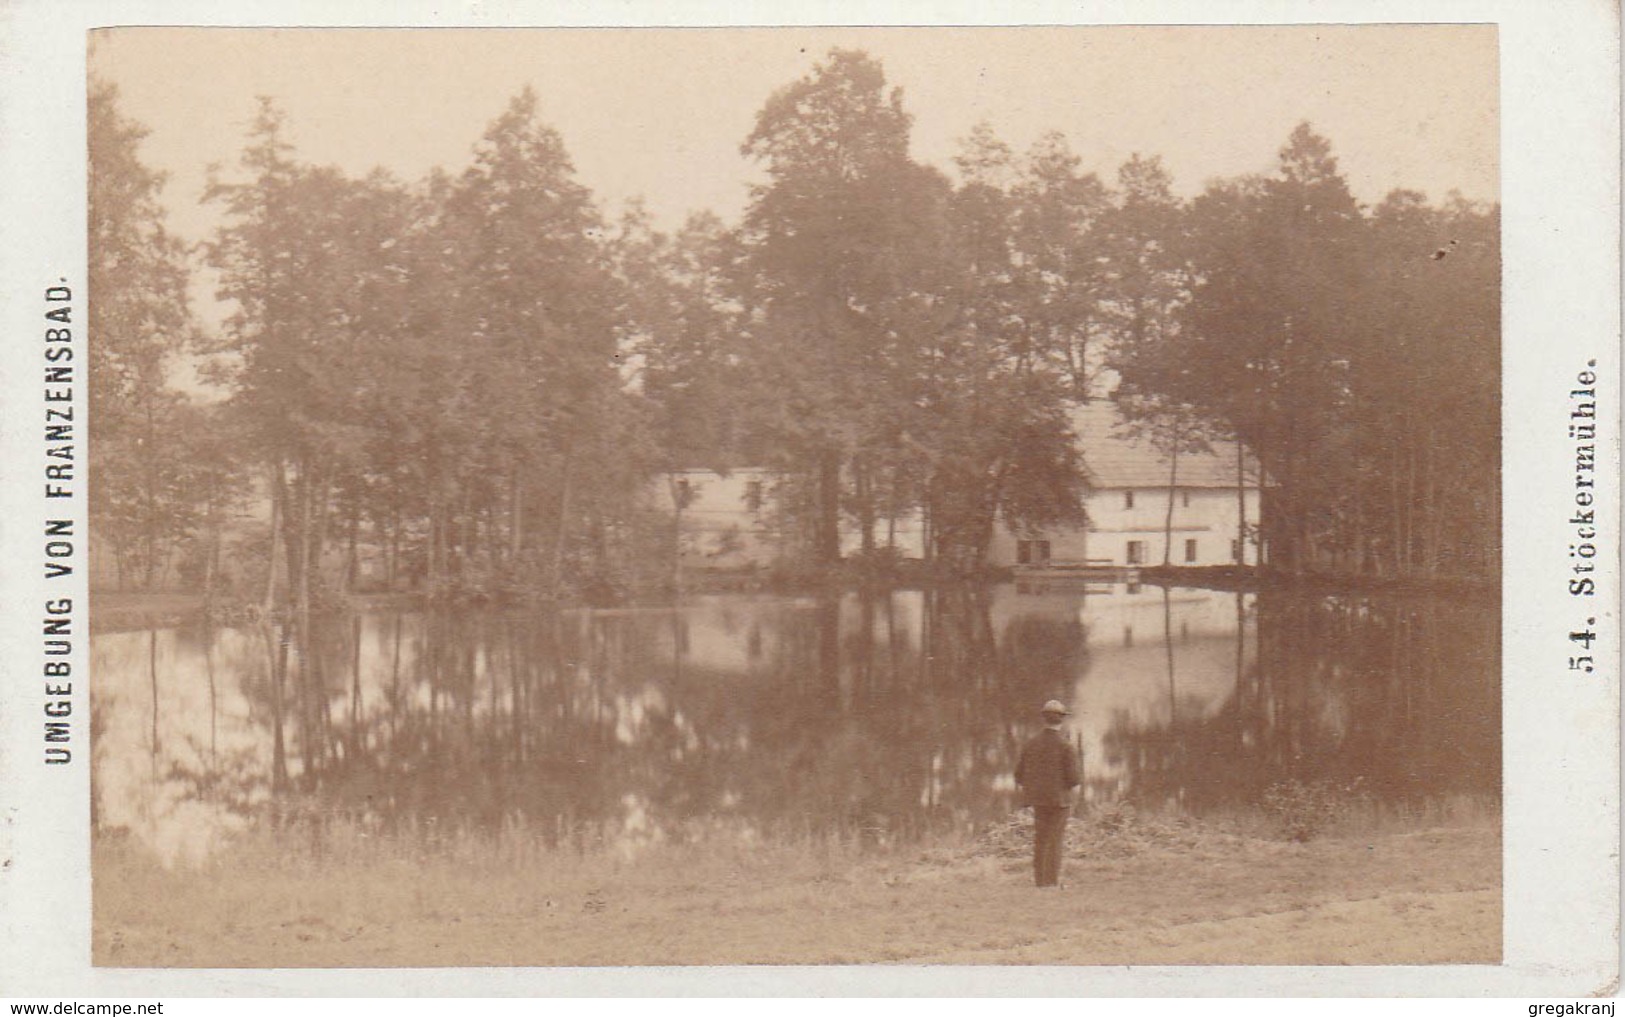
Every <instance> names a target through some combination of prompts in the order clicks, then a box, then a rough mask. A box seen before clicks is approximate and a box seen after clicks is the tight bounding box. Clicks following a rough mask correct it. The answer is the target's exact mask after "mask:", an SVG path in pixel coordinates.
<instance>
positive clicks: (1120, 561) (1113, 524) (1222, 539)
mask: <svg viewBox="0 0 1625 1017" xmlns="http://www.w3.org/2000/svg"><path fill="white" fill-rule="evenodd" d="M1130 495H1132V504H1130V501H1131V499H1130ZM1168 497H1169V492H1168V489H1167V488H1165V487H1164V488H1100V489H1096V490H1094V491H1092V492H1090V494H1089V496H1088V498H1087V500H1086V502H1085V504H1086V506H1087V508H1088V512H1089V525H1088V527H1087V528H1084V527H1057V528H1051V529H1047V530H1040V531H1034V532H1031V533H1025V532H1024V533H1021V534H1017V533H1015V532H1013V531H1012V530H1011V529H1010V528H1009V527H1008V526H1005V525H1003V524H1002V523H1001V524H1000V525H998V526H995V527H994V535H993V542H992V545H991V546H990V547H989V549H988V561H989V563H991V564H993V565H1000V566H1012V565H1028V564H1031V565H1040V564H1044V562H1042V561H1038V560H1034V559H1037V558H1039V557H1041V554H1040V553H1038V551H1039V549H1037V548H1031V549H1030V550H1029V556H1028V557H1029V560H1028V561H1022V560H1021V558H1022V555H1021V545H1020V542H1021V541H1022V540H1042V541H1048V543H1049V558H1048V564H1049V565H1051V566H1081V565H1132V564H1139V565H1161V564H1162V561H1163V544H1164V542H1165V541H1166V539H1167V536H1168V534H1167V533H1166V532H1165V531H1166V523H1167V512H1168ZM1173 499H1174V517H1173V532H1172V538H1173V547H1172V548H1171V554H1170V555H1169V562H1170V564H1173V565H1230V564H1233V563H1234V561H1235V558H1234V551H1233V541H1234V540H1235V539H1236V523H1237V519H1236V491H1235V489H1234V488H1178V489H1176V490H1175V491H1174V493H1173ZM1246 505H1247V523H1248V526H1249V527H1256V526H1257V524H1258V490H1257V489H1256V488H1249V489H1248V490H1247V492H1246ZM1192 540H1193V541H1195V542H1196V545H1195V556H1194V558H1192V557H1189V556H1187V553H1186V550H1187V549H1186V542H1187V541H1192ZM1130 542H1138V543H1139V544H1140V548H1141V555H1142V558H1141V560H1140V561H1138V562H1134V561H1131V560H1130V558H1131V554H1130V546H1129V545H1130ZM1245 552H1246V555H1245V561H1246V564H1249V565H1256V564H1257V563H1258V548H1257V546H1256V544H1255V543H1253V542H1252V541H1248V543H1247V547H1246V548H1245Z"/></svg>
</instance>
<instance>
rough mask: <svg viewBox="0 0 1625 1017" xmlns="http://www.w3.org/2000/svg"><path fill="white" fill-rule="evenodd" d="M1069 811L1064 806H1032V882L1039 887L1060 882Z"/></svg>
mask: <svg viewBox="0 0 1625 1017" xmlns="http://www.w3.org/2000/svg"><path fill="white" fill-rule="evenodd" d="M1071 811H1072V810H1071V809H1070V808H1068V807H1067V806H1065V805H1034V806H1033V881H1034V882H1036V883H1037V884H1038V885H1039V886H1056V885H1059V883H1060V882H1061V845H1062V842H1063V840H1064V838H1065V836H1066V816H1067V813H1068V812H1071Z"/></svg>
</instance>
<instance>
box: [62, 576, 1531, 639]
mask: <svg viewBox="0 0 1625 1017" xmlns="http://www.w3.org/2000/svg"><path fill="white" fill-rule="evenodd" d="M1126 575H1127V572H1126V571H1125V572H1117V573H1112V572H1096V573H1087V572H1082V571H1068V570H1064V569H1053V570H1041V569H1034V570H1029V571H1011V570H1000V571H992V572H988V573H986V574H984V575H980V576H974V577H968V578H964V579H959V580H948V579H945V578H942V577H932V576H926V575H914V576H909V575H899V576H893V577H884V576H882V577H876V576H872V575H859V574H853V575H841V576H827V577H823V578H821V579H816V580H807V581H774V580H773V579H772V578H771V577H770V576H767V575H764V574H762V573H758V572H752V571H739V572H715V573H708V574H700V575H698V576H696V577H695V582H694V583H693V585H692V586H689V587H686V588H685V589H684V590H683V594H684V595H708V594H721V593H741V594H752V593H760V594H768V595H784V596H788V595H795V594H807V593H816V592H850V591H854V590H861V589H869V590H875V591H885V592H892V591H897V590H919V589H927V588H945V587H951V586H966V585H970V586H982V587H985V586H990V585H994V584H997V583H1002V582H1011V581H1034V580H1036V581H1040V582H1053V583H1057V584H1065V583H1069V582H1090V581H1095V582H1099V581H1102V580H1110V581H1113V582H1121V581H1123V580H1124V577H1125V576H1126ZM1135 575H1136V576H1137V579H1138V581H1139V582H1142V583H1146V584H1149V585H1153V586H1165V587H1173V586H1188V587H1198V588H1202V589H1210V590H1225V591H1242V592H1249V593H1253V592H1262V591H1267V590H1288V591H1301V592H1305V593H1345V594H1367V595H1376V596H1429V595H1453V596H1461V597H1469V598H1474V599H1478V598H1483V599H1492V598H1494V597H1496V596H1498V595H1499V593H1500V586H1499V584H1498V583H1496V582H1492V581H1488V580H1470V579H1460V578H1438V579H1431V580H1417V579H1411V580H1406V579H1387V578H1381V577H1363V578H1361V577H1345V576H1326V575H1318V574H1316V575H1311V574H1303V575H1297V574H1290V573H1282V572H1274V571H1268V570H1266V571H1259V570H1257V569H1251V568H1248V569H1236V568H1232V567H1230V566H1203V567H1185V566H1169V567H1163V566H1146V567H1142V568H1140V569H1138V570H1137V571H1136V572H1135ZM90 596H91V603H92V605H93V606H92V610H91V628H92V630H93V631H96V632H127V631H131V630H135V629H144V628H169V627H175V626H183V625H192V624H197V623H199V622H202V621H204V620H205V619H207V618H208V617H210V615H211V613H212V615H213V617H214V620H215V621H216V622H217V623H219V624H233V623H237V622H241V621H244V620H252V619H257V618H258V617H260V615H261V614H262V613H263V612H262V608H261V606H260V605H259V604H258V603H250V602H249V601H247V600H244V599H242V598H236V597H222V598H219V599H218V600H216V601H215V603H214V606H213V608H212V610H211V608H210V605H209V603H208V600H207V598H206V597H205V595H204V594H203V593H201V592H196V591H186V590H161V591H159V590H152V591H149V590H104V589H97V590H92V591H91V593H90ZM673 602H674V598H673V595H672V594H671V593H669V592H667V593H665V594H664V595H661V596H653V597H631V598H628V599H627V601H626V602H625V604H632V605H641V604H659V605H666V606H669V605H670V604H671V603H673ZM522 603H524V602H522V601H518V600H499V599H491V598H472V597H465V598H445V599H441V600H438V601H431V599H430V598H429V597H428V596H427V595H425V594H423V593H421V592H412V591H395V592H382V591H378V592H364V593H345V594H339V595H337V596H336V597H335V598H334V599H333V600H331V601H330V602H328V603H326V604H324V609H325V610H338V611H376V610H381V609H388V608H394V609H399V610H422V609H424V608H427V607H429V606H430V605H431V604H437V605H443V606H449V607H494V608H497V609H506V608H510V607H517V606H521V604H522ZM532 603H543V602H542V601H535V602H532ZM553 603H554V604H555V606H559V607H569V608H584V607H603V606H611V605H601V604H593V603H589V602H587V601H584V600H570V601H557V602H553ZM613 606H625V605H623V604H616V605H613Z"/></svg>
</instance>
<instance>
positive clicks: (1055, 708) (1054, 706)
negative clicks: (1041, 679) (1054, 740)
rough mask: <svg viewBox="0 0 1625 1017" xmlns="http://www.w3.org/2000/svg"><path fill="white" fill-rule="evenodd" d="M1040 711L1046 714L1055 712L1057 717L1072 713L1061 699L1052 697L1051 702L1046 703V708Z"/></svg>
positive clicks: (1067, 715) (1068, 715)
mask: <svg viewBox="0 0 1625 1017" xmlns="http://www.w3.org/2000/svg"><path fill="white" fill-rule="evenodd" d="M1038 712H1039V713H1042V714H1045V715H1048V714H1054V715H1055V716H1057V717H1070V716H1071V715H1072V711H1071V710H1068V709H1067V708H1066V707H1064V706H1062V705H1061V701H1060V700H1059V699H1051V700H1050V701H1049V702H1047V703H1045V704H1044V708H1043V709H1042V710H1039V711H1038Z"/></svg>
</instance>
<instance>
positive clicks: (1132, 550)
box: [1128, 540, 1145, 565]
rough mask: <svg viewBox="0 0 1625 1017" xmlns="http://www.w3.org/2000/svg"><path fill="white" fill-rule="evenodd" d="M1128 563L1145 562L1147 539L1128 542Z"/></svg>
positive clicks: (1137, 563)
mask: <svg viewBox="0 0 1625 1017" xmlns="http://www.w3.org/2000/svg"><path fill="white" fill-rule="evenodd" d="M1128 563H1129V564H1130V565H1144V564H1145V541H1143V540H1131V541H1129V542H1128Z"/></svg>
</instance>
